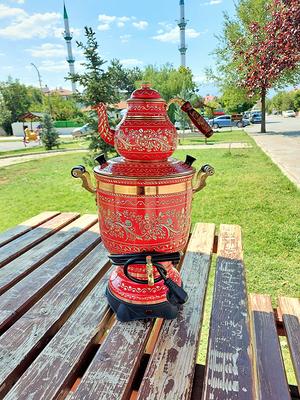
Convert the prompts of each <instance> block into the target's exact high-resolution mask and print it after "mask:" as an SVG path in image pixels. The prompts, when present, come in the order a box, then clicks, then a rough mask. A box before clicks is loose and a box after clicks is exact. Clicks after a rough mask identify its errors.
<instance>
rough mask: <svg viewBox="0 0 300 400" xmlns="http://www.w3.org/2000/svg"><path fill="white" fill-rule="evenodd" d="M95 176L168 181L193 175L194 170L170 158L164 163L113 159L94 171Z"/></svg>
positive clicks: (121, 158) (122, 158)
mask: <svg viewBox="0 0 300 400" xmlns="http://www.w3.org/2000/svg"><path fill="white" fill-rule="evenodd" d="M94 172H95V173H96V174H97V175H102V176H106V177H110V178H111V177H114V178H127V179H141V178H145V179H170V178H177V177H184V176H189V175H193V174H194V173H195V168H193V167H191V166H190V165H188V164H186V163H185V162H184V161H180V160H177V159H176V158H172V157H170V158H169V159H168V160H165V161H157V162H140V161H130V160H126V159H125V158H124V157H115V158H113V159H111V160H109V161H107V162H106V163H105V164H102V165H100V166H97V167H96V168H95V169H94Z"/></svg>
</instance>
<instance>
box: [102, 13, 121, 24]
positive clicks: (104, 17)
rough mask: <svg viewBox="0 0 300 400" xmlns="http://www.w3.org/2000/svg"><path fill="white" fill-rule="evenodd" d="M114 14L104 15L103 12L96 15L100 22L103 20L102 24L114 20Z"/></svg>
mask: <svg viewBox="0 0 300 400" xmlns="http://www.w3.org/2000/svg"><path fill="white" fill-rule="evenodd" d="M116 18H117V17H116V16H115V15H105V14H101V15H99V16H98V20H99V21H100V22H103V23H104V24H111V23H112V22H113V21H115V20H116Z"/></svg>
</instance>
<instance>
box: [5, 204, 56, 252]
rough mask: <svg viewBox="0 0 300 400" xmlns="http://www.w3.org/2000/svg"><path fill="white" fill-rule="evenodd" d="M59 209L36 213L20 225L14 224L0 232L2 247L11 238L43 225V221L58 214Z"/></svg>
mask: <svg viewBox="0 0 300 400" xmlns="http://www.w3.org/2000/svg"><path fill="white" fill-rule="evenodd" d="M58 214H59V212H57V211H45V212H42V213H41V214H39V215H36V216H34V217H32V218H30V219H28V220H26V221H24V222H22V223H21V224H20V225H17V226H14V227H13V228H11V229H8V230H7V231H5V232H2V233H0V247H2V246H4V245H5V244H7V243H8V242H10V241H11V240H14V239H16V238H17V237H19V236H21V235H23V234H24V233H26V232H28V231H30V230H32V229H33V228H35V227H37V226H38V225H41V224H42V223H44V222H46V221H48V220H49V219H51V218H53V217H55V216H56V215H58Z"/></svg>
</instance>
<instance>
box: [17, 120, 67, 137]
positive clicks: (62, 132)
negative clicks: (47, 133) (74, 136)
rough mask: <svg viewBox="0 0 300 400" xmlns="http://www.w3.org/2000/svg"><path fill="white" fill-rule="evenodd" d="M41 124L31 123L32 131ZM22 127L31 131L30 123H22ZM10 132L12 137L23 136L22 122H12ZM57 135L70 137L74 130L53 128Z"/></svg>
mask: <svg viewBox="0 0 300 400" xmlns="http://www.w3.org/2000/svg"><path fill="white" fill-rule="evenodd" d="M40 124H41V123H40V122H39V121H37V122H32V129H33V130H34V129H36V128H37V126H38V125H40ZM24 125H27V126H28V128H29V129H31V122H24ZM11 127H12V130H13V135H14V136H22V137H23V136H24V133H23V122H14V123H12V124H11ZM55 129H56V130H57V132H58V133H59V135H71V133H72V132H73V130H74V127H72V128H55Z"/></svg>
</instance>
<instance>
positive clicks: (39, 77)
mask: <svg viewBox="0 0 300 400" xmlns="http://www.w3.org/2000/svg"><path fill="white" fill-rule="evenodd" d="M30 65H32V66H33V67H34V68H35V69H36V72H37V74H38V79H39V84H40V89H41V92H42V93H43V88H42V78H41V74H40V71H39V70H38V67H37V66H36V65H35V64H34V63H30Z"/></svg>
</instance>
